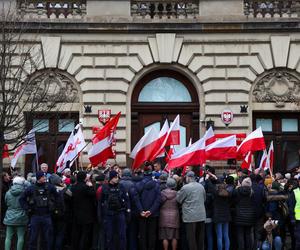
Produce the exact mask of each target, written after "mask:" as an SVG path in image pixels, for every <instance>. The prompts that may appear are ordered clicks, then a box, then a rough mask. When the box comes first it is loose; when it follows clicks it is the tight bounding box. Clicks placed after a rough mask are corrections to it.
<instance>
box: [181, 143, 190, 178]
mask: <svg viewBox="0 0 300 250" xmlns="http://www.w3.org/2000/svg"><path fill="white" fill-rule="evenodd" d="M191 145H192V138H190V141H189V145H188V147H190V146H191ZM187 167H188V166H187V165H185V166H184V167H183V170H182V176H185V174H186V170H187Z"/></svg>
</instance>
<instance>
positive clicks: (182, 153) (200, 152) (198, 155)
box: [168, 138, 205, 170]
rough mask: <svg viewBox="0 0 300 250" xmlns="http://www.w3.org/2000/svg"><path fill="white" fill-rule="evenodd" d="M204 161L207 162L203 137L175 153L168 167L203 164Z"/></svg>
mask: <svg viewBox="0 0 300 250" xmlns="http://www.w3.org/2000/svg"><path fill="white" fill-rule="evenodd" d="M203 163H205V140H204V139H203V138H202V139H200V140H198V141H196V142H195V143H193V144H192V145H191V146H189V147H186V148H183V149H181V150H179V151H177V152H176V153H175V154H173V155H172V157H171V159H170V161H169V163H168V169H169V170H170V169H173V168H176V167H183V166H185V165H189V166H195V165H202V164H203Z"/></svg>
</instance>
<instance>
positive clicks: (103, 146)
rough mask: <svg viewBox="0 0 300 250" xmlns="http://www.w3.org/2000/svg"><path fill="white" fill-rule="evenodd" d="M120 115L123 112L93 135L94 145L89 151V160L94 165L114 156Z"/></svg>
mask: <svg viewBox="0 0 300 250" xmlns="http://www.w3.org/2000/svg"><path fill="white" fill-rule="evenodd" d="M120 116H121V112H119V113H118V114H117V115H116V116H115V117H113V118H111V119H110V120H109V121H108V122H107V123H106V124H105V125H104V127H102V128H101V129H100V130H99V132H98V133H97V134H96V135H95V136H94V137H93V139H92V143H93V145H92V147H91V149H90V150H89V152H88V156H89V160H90V162H91V164H92V165H93V166H97V165H98V164H100V163H102V162H105V161H106V160H107V159H109V158H114V155H115V154H114V151H113V149H112V145H113V142H114V134H115V131H116V128H117V125H118V122H119V118H120Z"/></svg>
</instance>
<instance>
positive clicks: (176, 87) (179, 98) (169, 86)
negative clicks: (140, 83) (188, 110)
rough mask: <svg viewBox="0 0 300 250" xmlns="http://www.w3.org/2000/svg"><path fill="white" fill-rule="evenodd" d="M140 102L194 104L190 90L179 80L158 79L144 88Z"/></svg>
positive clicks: (139, 98) (169, 78)
mask: <svg viewBox="0 0 300 250" xmlns="http://www.w3.org/2000/svg"><path fill="white" fill-rule="evenodd" d="M138 102H192V98H191V95H190V93H189V91H188V89H187V88H186V87H185V86H184V84H183V83H181V82H180V81H178V80H177V79H174V78H171V77H158V78H155V79H153V80H151V81H150V82H148V83H147V84H146V85H145V86H144V87H143V89H142V91H141V92H140V94H139V97H138Z"/></svg>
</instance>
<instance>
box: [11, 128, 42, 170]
mask: <svg viewBox="0 0 300 250" xmlns="http://www.w3.org/2000/svg"><path fill="white" fill-rule="evenodd" d="M36 153H37V148H36V142H35V130H34V129H32V130H30V131H29V132H28V134H27V135H26V136H25V138H24V142H23V143H22V144H21V145H20V146H19V147H17V148H16V151H15V153H14V155H13V157H12V159H11V162H10V165H11V167H12V168H15V166H16V164H17V161H18V159H19V157H20V156H21V155H26V154H36Z"/></svg>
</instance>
